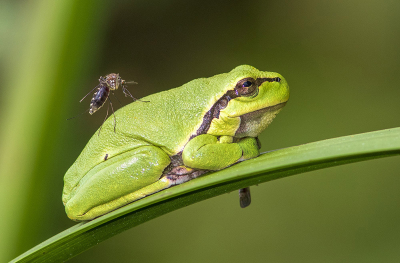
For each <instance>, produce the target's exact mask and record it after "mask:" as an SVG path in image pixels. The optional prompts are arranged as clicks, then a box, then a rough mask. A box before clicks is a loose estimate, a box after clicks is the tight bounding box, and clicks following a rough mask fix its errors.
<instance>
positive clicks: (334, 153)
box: [12, 128, 400, 262]
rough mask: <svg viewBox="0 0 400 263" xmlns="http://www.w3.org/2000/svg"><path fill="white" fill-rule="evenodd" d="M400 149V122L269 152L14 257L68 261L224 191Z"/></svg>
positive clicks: (386, 155)
mask: <svg viewBox="0 0 400 263" xmlns="http://www.w3.org/2000/svg"><path fill="white" fill-rule="evenodd" d="M399 154H400V128H393V129H387V130H381V131H375V132H369V133H363V134H357V135H351V136H345V137H339V138H334V139H329V140H323V141H318V142H313V143H308V144H304V145H300V146H295V147H289V148H285V149H280V150H276V151H272V152H267V153H265V154H262V155H261V156H259V157H257V158H255V159H251V160H247V161H245V162H242V163H239V164H236V165H233V166H232V167H229V168H227V169H224V170H221V171H218V172H214V173H210V174H207V175H204V176H203V177H200V178H197V179H195V180H192V181H189V182H187V183H184V184H182V185H178V186H175V187H172V188H169V189H166V190H164V191H161V192H159V193H156V194H154V195H151V196H148V197H146V198H143V199H141V200H138V201H137V202H134V203H132V204H129V205H127V206H125V207H122V208H120V209H118V210H115V211H113V212H111V213H109V214H106V215H104V216H101V217H99V218H97V219H95V220H92V221H89V222H83V223H79V224H77V225H75V226H73V227H71V228H69V229H67V230H65V231H63V232H61V233H59V234H58V235H56V236H54V237H52V238H50V239H48V240H46V241H45V242H43V243H41V244H39V245H38V246H36V247H34V248H32V249H31V250H29V251H27V252H26V253H24V254H22V255H21V256H19V257H18V258H16V259H14V260H13V261H12V262H60V261H65V260H67V259H69V258H72V257H73V256H75V255H77V254H79V253H81V252H83V251H85V250H86V249H89V248H90V247H92V246H94V245H96V244H98V243H100V242H101V241H104V240H106V239H107V238H110V237H112V236H114V235H116V234H118V233H120V232H122V231H125V230H127V229H130V228H132V227H134V226H137V225H139V224H142V223H144V222H147V221H149V220H151V219H153V218H156V217H159V216H161V215H164V214H166V213H168V212H171V211H174V210H177V209H179V208H182V207H185V206H188V205H190V204H194V203H196V202H199V201H202V200H205V199H208V198H211V197H214V196H217V195H221V194H223V193H228V192H231V191H233V190H236V189H239V188H243V187H247V186H251V185H255V184H259V183H263V182H267V181H271V180H275V179H278V178H282V177H286V176H290V175H294V174H299V173H304V172H308V171H313V170H317V169H322V168H327V167H332V166H338V165H343V164H347V163H353V162H359V161H364V160H370V159H376V158H382V157H389V156H395V155H399ZM238 205H239V202H238Z"/></svg>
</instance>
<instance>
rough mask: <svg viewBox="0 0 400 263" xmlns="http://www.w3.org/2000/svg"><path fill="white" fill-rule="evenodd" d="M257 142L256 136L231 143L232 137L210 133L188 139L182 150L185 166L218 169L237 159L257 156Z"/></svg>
mask: <svg viewBox="0 0 400 263" xmlns="http://www.w3.org/2000/svg"><path fill="white" fill-rule="evenodd" d="M258 155H259V144H258V141H257V139H256V138H252V137H246V138H242V139H240V140H239V141H238V142H236V143H233V137H231V136H220V137H219V139H218V138H217V137H216V136H214V135H210V134H202V135H199V136H197V137H195V138H193V139H192V140H190V141H189V142H188V143H187V145H186V146H185V149H184V150H183V152H182V159H183V163H184V164H185V166H188V167H190V168H196V169H204V170H220V169H223V168H225V167H228V166H229V165H232V164H234V163H236V162H238V161H241V160H246V159H250V158H254V157H257V156H258Z"/></svg>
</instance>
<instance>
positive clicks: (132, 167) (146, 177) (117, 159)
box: [65, 146, 172, 220]
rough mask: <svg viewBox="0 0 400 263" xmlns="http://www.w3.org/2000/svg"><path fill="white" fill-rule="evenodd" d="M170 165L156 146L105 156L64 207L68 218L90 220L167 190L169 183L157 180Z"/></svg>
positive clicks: (165, 155) (87, 175)
mask: <svg viewBox="0 0 400 263" xmlns="http://www.w3.org/2000/svg"><path fill="white" fill-rule="evenodd" d="M169 164H170V158H169V156H168V155H167V154H166V153H165V152H164V151H163V150H161V149H160V148H159V147H156V146H142V147H138V148H136V149H133V150H131V151H128V152H125V153H122V154H119V155H116V156H112V155H111V156H108V155H107V158H104V161H103V162H102V163H100V164H99V165H96V166H95V167H93V168H92V169H91V170H90V171H89V172H88V173H87V174H86V175H85V177H84V179H83V180H81V182H80V184H81V185H80V187H76V189H74V190H73V191H74V195H73V197H72V198H71V199H70V200H69V201H68V202H67V203H66V205H65V210H66V212H67V215H68V217H70V218H71V219H73V220H90V219H93V218H95V217H98V216H101V215H103V214H106V213H108V212H111V211H112V210H115V209H117V208H119V207H121V206H124V205H126V204H128V203H131V202H133V201H135V200H138V199H140V198H143V197H145V196H147V195H150V194H153V193H155V192H158V191H160V190H162V189H165V188H168V187H169V186H170V185H172V184H171V183H170V182H169V181H168V180H160V177H161V176H162V174H163V171H164V170H165V168H166V167H167V166H168V165H169Z"/></svg>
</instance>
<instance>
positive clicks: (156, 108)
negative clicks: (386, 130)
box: [62, 65, 289, 220]
mask: <svg viewBox="0 0 400 263" xmlns="http://www.w3.org/2000/svg"><path fill="white" fill-rule="evenodd" d="M246 81H249V82H246ZM249 85H250V87H245V86H249ZM246 93H248V94H246ZM288 99H289V87H288V85H287V83H286V80H285V79H284V78H283V77H282V76H281V75H279V74H278V73H273V72H263V71H259V70H257V69H255V68H254V67H251V66H247V65H243V66H239V67H236V68H235V69H233V70H232V71H231V72H229V73H225V74H220V75H216V76H214V77H210V78H201V79H196V80H193V81H191V82H189V83H187V84H185V85H183V86H181V87H179V88H175V89H171V90H168V91H163V92H160V93H156V94H153V95H150V96H147V97H145V98H143V100H146V101H150V102H149V103H141V102H134V103H131V104H129V105H127V106H125V107H123V108H122V109H120V110H118V111H116V112H115V116H116V119H117V127H116V132H114V124H113V121H114V118H109V119H108V120H107V121H106V122H105V123H104V124H103V127H102V130H101V133H100V134H99V135H98V133H97V132H96V133H95V134H94V135H93V137H92V138H91V139H90V141H89V142H88V144H87V145H86V147H85V148H84V149H83V151H82V153H81V154H80V156H79V157H78V159H77V160H76V161H75V163H74V164H73V165H72V166H71V168H70V169H69V170H68V171H67V173H66V175H65V177H64V191H63V197H62V199H63V203H64V205H65V209H66V212H67V215H68V217H69V218H71V219H73V220H90V219H93V218H95V217H98V216H100V215H103V214H106V213H108V212H110V211H112V210H115V209H117V208H119V207H121V206H124V205H126V204H128V203H131V202H133V201H135V200H137V199H140V198H143V197H145V196H147V195H150V194H153V193H155V192H158V191H160V190H162V189H165V188H168V187H170V186H172V185H176V184H180V183H183V182H185V181H188V180H190V179H193V178H195V177H197V176H199V175H201V174H203V173H205V172H207V171H209V170H220V169H223V168H225V167H227V166H229V165H232V164H234V163H236V162H238V161H241V160H244V159H249V158H254V157H256V156H258V155H259V144H258V139H257V136H258V135H259V134H260V133H261V131H263V130H264V129H265V128H266V127H267V126H268V125H269V124H270V123H271V121H272V120H273V119H274V117H275V115H276V114H277V113H278V112H279V111H280V110H281V108H282V107H283V106H284V105H285V104H286V101H287V100H288Z"/></svg>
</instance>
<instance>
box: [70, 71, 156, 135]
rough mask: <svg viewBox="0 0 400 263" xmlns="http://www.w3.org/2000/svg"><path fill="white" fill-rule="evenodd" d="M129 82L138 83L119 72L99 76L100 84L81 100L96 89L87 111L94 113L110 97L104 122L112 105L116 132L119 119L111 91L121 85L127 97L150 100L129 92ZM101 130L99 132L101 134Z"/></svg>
mask: <svg viewBox="0 0 400 263" xmlns="http://www.w3.org/2000/svg"><path fill="white" fill-rule="evenodd" d="M128 83H133V84H137V83H136V82H134V81H130V82H127V81H125V80H123V79H122V78H121V77H120V76H119V74H118V73H111V74H108V75H106V76H105V77H102V76H101V77H100V78H99V85H97V86H96V87H94V88H93V89H92V90H91V91H90V92H89V93H88V94H86V95H85V96H84V97H83V98H82V99H81V100H80V101H79V102H82V101H83V100H84V99H85V98H86V97H87V96H88V95H89V94H90V93H92V92H93V91H94V90H96V91H95V93H94V94H93V97H92V100H91V101H90V107H89V109H88V110H87V111H89V114H90V115H92V114H93V113H95V112H96V111H98V110H99V109H100V108H101V107H103V105H104V103H106V101H107V99H108V101H109V104H108V106H107V113H106V117H105V119H104V121H103V123H104V122H105V121H106V119H107V116H108V110H109V106H111V110H112V112H113V116H114V132H115V127H116V125H117V120H116V118H115V113H114V108H113V105H112V102H111V98H110V93H112V94H114V90H117V89H118V88H119V87H121V89H122V92H123V93H124V94H125V97H128V96H129V97H131V98H132V99H133V101H136V100H139V101H142V102H148V101H143V100H140V99H137V98H135V97H133V96H132V94H131V93H130V92H129V90H128V89H127V88H126V86H127V84H128ZM73 118H75V117H73ZM70 119H72V118H70ZM102 126H103V124H101V126H100V130H101V128H102ZM100 130H99V134H100Z"/></svg>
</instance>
